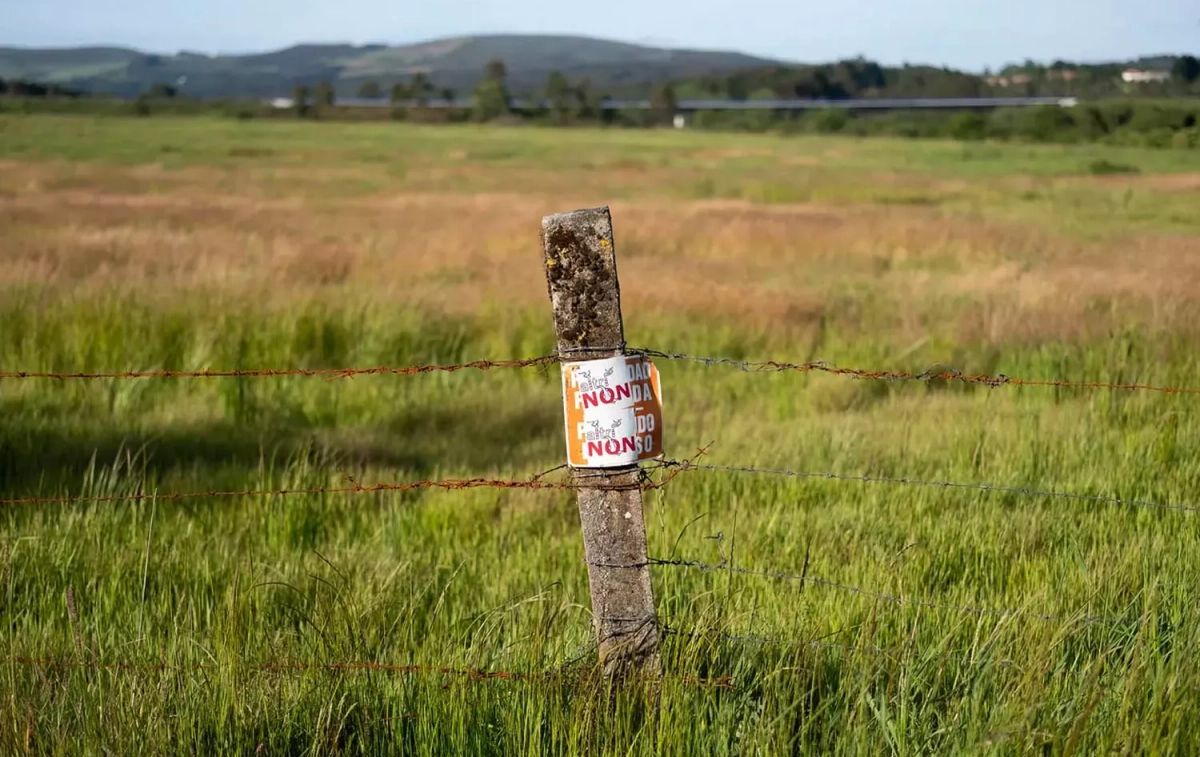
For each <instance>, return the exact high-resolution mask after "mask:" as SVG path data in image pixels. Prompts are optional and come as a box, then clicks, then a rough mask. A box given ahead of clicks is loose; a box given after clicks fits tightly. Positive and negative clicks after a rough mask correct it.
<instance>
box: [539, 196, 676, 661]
mask: <svg viewBox="0 0 1200 757" xmlns="http://www.w3.org/2000/svg"><path fill="white" fill-rule="evenodd" d="M542 247H543V253H544V261H543V262H544V265H545V269H546V281H547V283H548V284H549V289H550V302H551V305H552V307H553V309H554V328H555V331H556V332H557V335H558V355H559V358H560V359H561V360H562V361H563V363H564V364H567V363H570V362H574V361H581V360H598V359H601V358H612V357H616V356H620V355H623V354H625V330H624V325H623V324H622V321H621V292H620V287H619V285H618V282H617V259H616V251H615V248H614V246H613V230H612V218H611V216H610V215H609V212H608V208H595V209H592V210H577V211H574V212H571V213H561V214H558V215H551V216H546V217H545V218H543V219H542ZM572 476H573V477H574V480H575V482H576V483H577V484H578V485H579V486H580V488H579V490H578V492H579V520H580V523H581V524H582V526H583V547H584V554H585V555H586V560H587V565H588V580H589V583H590V585H591V594H592V613H593V618H594V621H593V622H594V625H595V629H596V639H597V642H598V644H599V649H600V662H601V665H602V666H603V667H604V670H605V672H606V673H607V674H609V675H614V674H619V673H622V672H627V671H629V670H632V669H640V670H643V671H645V672H651V673H656V672H658V670H659V667H660V660H659V655H658V620H657V618H656V616H655V613H654V595H653V594H652V593H651V589H650V570H649V566H648V562H647V552H646V522H645V519H644V518H643V515H642V491H641V488H640V481H641V475H640V471H639V469H638V467H637V466H636V465H632V466H624V467H621V468H603V469H588V470H580V469H572Z"/></svg>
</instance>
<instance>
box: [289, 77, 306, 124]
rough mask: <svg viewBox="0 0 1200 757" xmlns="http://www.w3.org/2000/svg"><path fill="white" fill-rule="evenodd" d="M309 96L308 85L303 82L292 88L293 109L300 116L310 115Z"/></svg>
mask: <svg viewBox="0 0 1200 757" xmlns="http://www.w3.org/2000/svg"><path fill="white" fill-rule="evenodd" d="M308 97H309V93H308V87H306V86H304V85H303V84H298V85H296V88H295V89H294V90H292V109H293V110H294V111H295V112H296V115H297V116H298V117H300V118H304V117H305V116H307V115H308Z"/></svg>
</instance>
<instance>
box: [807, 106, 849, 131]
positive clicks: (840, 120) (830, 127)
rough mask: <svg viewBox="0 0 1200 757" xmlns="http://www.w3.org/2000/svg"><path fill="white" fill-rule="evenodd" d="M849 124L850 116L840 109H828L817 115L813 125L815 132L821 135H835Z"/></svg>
mask: <svg viewBox="0 0 1200 757" xmlns="http://www.w3.org/2000/svg"><path fill="white" fill-rule="evenodd" d="M849 122H850V114H849V113H847V112H846V111H845V110H844V109H842V108H830V109H829V110H823V111H821V112H820V113H818V114H817V117H816V119H815V120H814V123H815V125H816V127H817V131H819V132H821V133H822V134H836V133H837V132H839V131H841V130H842V129H845V128H846V124H848V123H849Z"/></svg>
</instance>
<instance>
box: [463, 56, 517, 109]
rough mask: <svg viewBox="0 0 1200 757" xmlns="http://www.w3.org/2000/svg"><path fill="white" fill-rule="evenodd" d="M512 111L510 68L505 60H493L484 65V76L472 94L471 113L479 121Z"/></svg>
mask: <svg viewBox="0 0 1200 757" xmlns="http://www.w3.org/2000/svg"><path fill="white" fill-rule="evenodd" d="M510 112H511V108H510V103H509V95H508V69H507V67H506V66H505V65H504V62H503V61H499V60H493V61H491V62H489V63H488V64H487V65H486V66H484V68H483V78H482V79H480V80H479V83H478V84H477V85H475V91H474V92H473V93H472V94H471V115H472V117H474V118H475V120H477V121H491V120H492V119H495V118H499V117H500V116H504V115H508V114H509V113H510Z"/></svg>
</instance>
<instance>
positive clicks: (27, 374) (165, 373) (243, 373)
mask: <svg viewBox="0 0 1200 757" xmlns="http://www.w3.org/2000/svg"><path fill="white" fill-rule="evenodd" d="M557 362H558V356H557V355H542V356H540V357H531V358H522V359H519V360H474V361H471V362H469V363H453V364H447V365H410V366H405V367H401V368H392V367H389V366H386V365H379V366H374V367H371V368H256V369H233V370H211V369H202V370H195V371H182V370H153V371H107V372H98V373H86V372H80V373H60V372H53V371H0V379H56V380H59V381H66V380H73V379H155V378H162V379H176V378H279V377H285V376H321V377H325V378H328V379H341V378H353V377H354V376H375V375H381V374H386V375H393V376H415V375H417V374H421V373H455V372H457V371H464V370H480V371H487V370H492V369H494V368H536V367H545V366H548V365H553V364H555V363H557Z"/></svg>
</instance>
